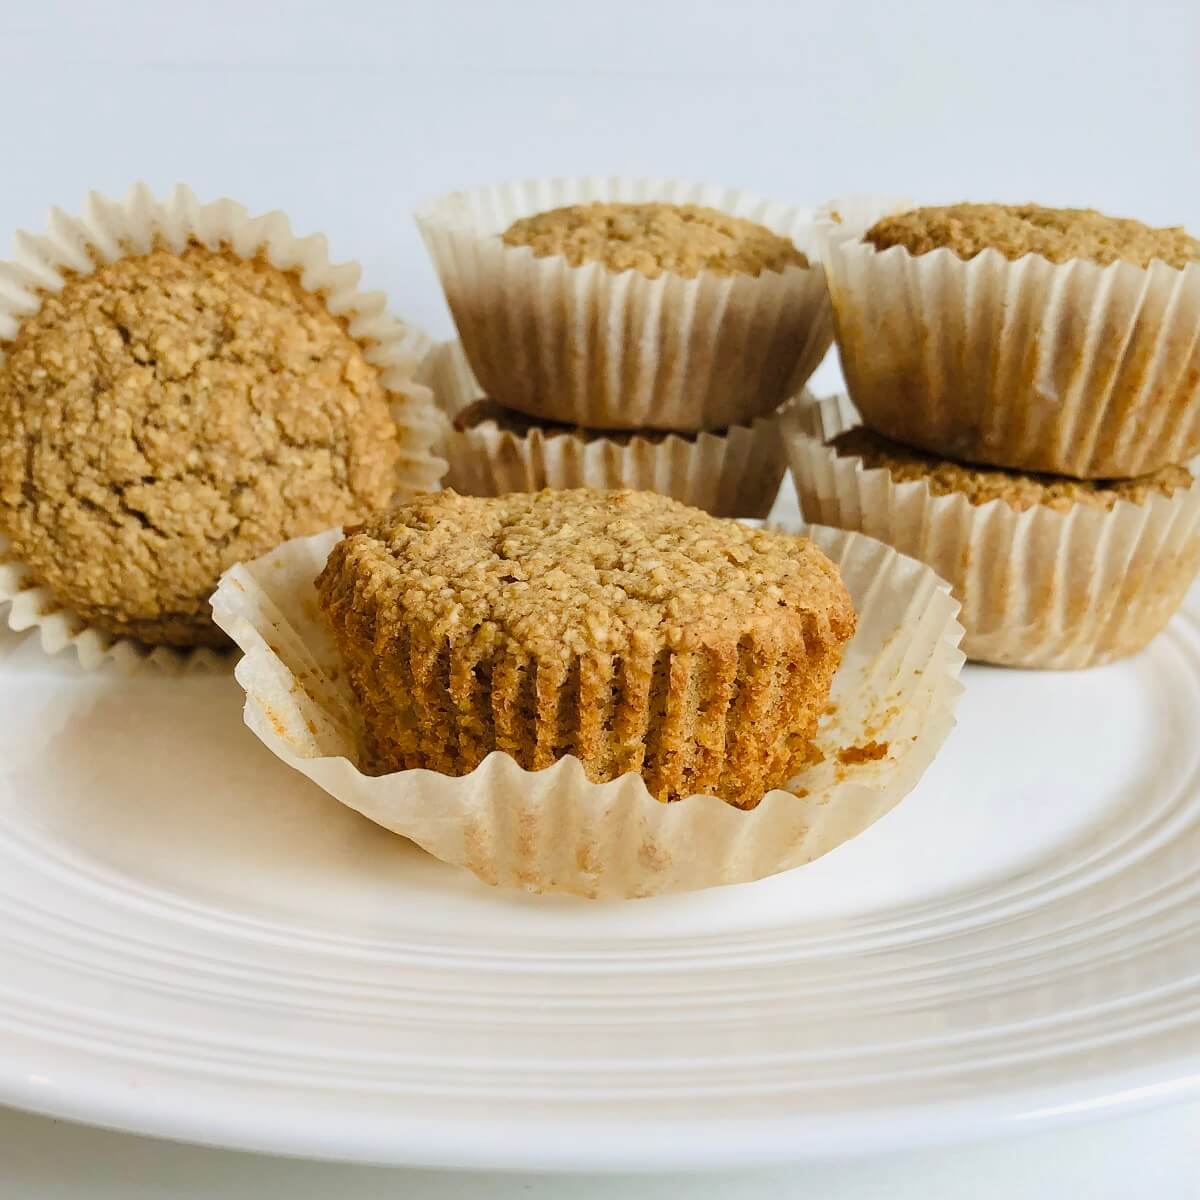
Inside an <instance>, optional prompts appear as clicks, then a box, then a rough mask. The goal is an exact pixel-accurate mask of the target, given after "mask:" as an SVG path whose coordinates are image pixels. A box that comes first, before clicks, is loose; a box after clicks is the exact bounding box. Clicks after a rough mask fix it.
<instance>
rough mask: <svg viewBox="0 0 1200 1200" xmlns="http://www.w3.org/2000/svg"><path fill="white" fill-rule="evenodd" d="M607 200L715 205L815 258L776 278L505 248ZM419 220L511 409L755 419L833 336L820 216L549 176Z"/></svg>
mask: <svg viewBox="0 0 1200 1200" xmlns="http://www.w3.org/2000/svg"><path fill="white" fill-rule="evenodd" d="M592 201H637V202H652V201H662V202H667V203H672V204H702V205H707V206H708V207H711V208H716V209H720V210H722V211H724V212H728V213H732V214H734V215H736V216H740V217H747V218H749V219H750V220H753V221H758V222H759V223H761V224H763V225H766V226H767V227H768V228H770V229H772V230H774V231H775V232H776V233H779V234H782V235H784V236H786V237H790V238H791V239H792V241H793V242H795V244H796V245H797V246H798V247H799V248H800V249H801V250H802V251H804V252H805V253H806V254H808V255H809V256H810V258H811V261H812V265H811V266H809V267H799V266H793V267H788V268H787V269H786V270H784V271H782V272H776V271H764V272H763V273H762V274H761V275H758V276H751V275H718V274H715V273H713V272H702V273H701V274H700V275H699V276H697V277H696V278H694V279H685V278H683V277H682V276H679V275H673V274H670V273H664V274H662V275H660V276H659V277H658V278H657V279H647V278H646V277H645V276H644V275H641V274H640V273H639V272H637V271H633V270H628V271H622V272H617V271H613V270H612V269H610V268H609V267H607V266H605V265H603V264H602V263H588V264H585V265H583V266H578V267H573V266H571V265H570V264H569V263H568V262H567V260H566V259H565V258H562V257H558V256H549V257H545V258H538V257H537V256H536V255H535V254H534V253H533V250H532V249H530V248H529V247H528V246H506V245H505V244H504V242H502V241H501V240H500V235H501V234H502V233H503V232H504V230H506V229H507V228H508V226H509V225H511V224H512V223H513V221H515V220H517V219H518V218H520V217H526V216H530V215H531V214H533V213H538V212H544V211H546V210H547V209H552V208H559V207H562V206H563V205H568V204H582V203H589V202H592ZM416 216H417V223H418V224H419V225H420V228H421V232H422V234H423V235H424V238H425V243H426V245H427V246H428V247H429V251H430V254H431V255H432V256H433V261H434V265H435V266H436V268H437V272H438V275H439V276H440V278H441V281H442V287H443V288H444V289H445V292H446V298H447V300H448V301H449V303H450V310H451V312H452V313H453V314H454V321H455V324H456V325H457V326H458V332H459V336H460V337H461V338H462V343H463V348H464V349H465V351H466V355H467V358H468V360H469V361H470V364H471V368H472V370H473V371H474V373H475V375H476V377H477V378H478V379H479V382H480V384H481V385H482V386H483V388H484V390H485V392H486V393H487V395H488V396H490V397H491V398H492V399H493V400H495V401H496V402H497V403H498V404H502V405H503V406H504V407H505V408H511V409H515V410H517V411H518V412H524V413H527V414H529V415H530V416H534V417H541V418H543V419H546V420H553V421H560V422H562V423H564V424H568V425H582V426H584V427H585V428H589V429H639V428H640V429H667V430H676V431H679V432H694V431H697V430H701V429H725V428H728V427H729V426H732V425H743V424H746V423H748V422H750V421H752V420H753V419H754V418H755V417H758V416H762V415H763V414H765V413H769V412H771V411H772V410H773V409H775V408H778V407H779V405H780V404H782V403H783V402H784V400H786V399H787V397H788V396H790V395H793V394H794V393H795V392H797V391H799V389H800V388H801V387H802V386H803V384H804V382H805V381H806V380H807V379H808V377H809V376H810V375H811V374H812V373H813V371H815V370H816V368H817V365H818V364H819V363H820V361H821V359H822V358H823V357H824V356H825V352H826V350H828V349H829V344H830V341H831V340H832V336H833V334H832V325H831V317H830V311H829V297H828V294H827V292H826V288H825V273H824V271H823V269H822V268H821V266H820V265H819V263H818V262H817V259H816V243H815V238H814V236H813V223H812V214H811V213H810V212H809V210H807V209H801V208H790V207H787V206H785V205H782V204H775V203H771V202H768V201H764V200H759V199H757V198H756V197H754V196H751V195H749V194H748V193H745V192H739V191H730V190H726V189H722V188H716V187H711V186H705V185H701V184H690V183H680V182H675V181H671V180H658V179H591V178H578V179H546V180H530V181H527V182H524V183H513V184H502V185H499V186H496V187H490V188H483V189H480V190H479V191H474V192H455V193H452V194H451V195H448V196H443V197H442V198H440V199H438V200H435V201H434V202H433V203H431V204H430V205H428V207H426V208H424V209H423V210H421V211H419V212H418V213H417V214H416Z"/></svg>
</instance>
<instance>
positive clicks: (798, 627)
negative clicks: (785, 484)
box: [318, 489, 855, 807]
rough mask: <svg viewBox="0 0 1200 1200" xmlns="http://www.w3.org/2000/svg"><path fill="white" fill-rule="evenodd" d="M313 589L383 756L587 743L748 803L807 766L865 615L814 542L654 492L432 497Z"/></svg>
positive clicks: (397, 516)
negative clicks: (837, 675) (857, 612)
mask: <svg viewBox="0 0 1200 1200" xmlns="http://www.w3.org/2000/svg"><path fill="white" fill-rule="evenodd" d="M318 591H319V594H320V599H321V605H322V608H323V610H324V611H325V613H326V615H327V617H328V619H329V621H330V623H331V626H332V628H333V630H334V633H335V636H336V638H337V641H338V644H339V647H340V649H341V652H342V655H343V658H344V659H345V661H346V663H347V667H348V669H349V674H350V678H351V682H352V684H353V686H354V690H355V693H356V695H357V697H358V700H359V703H360V707H361V709H362V713H363V718H364V725H365V728H366V733H367V741H368V746H367V751H368V755H369V757H370V760H371V763H370V765H371V767H372V769H374V770H377V771H379V772H381V773H382V772H387V771H392V770H399V769H405V768H411V767H429V768H432V769H433V770H437V771H441V772H444V773H447V774H452V775H461V774H465V773H466V772H468V771H471V770H473V769H474V767H476V766H477V765H478V764H479V763H480V762H481V761H482V759H483V758H484V757H485V756H486V755H487V754H488V753H489V752H490V751H492V750H495V749H499V750H503V751H507V752H508V753H510V754H512V755H513V756H514V757H515V758H516V759H517V760H518V762H520V763H521V765H522V766H524V767H526V768H528V769H534V770H536V769H539V768H541V767H546V766H549V765H550V764H551V763H553V762H555V761H556V760H557V759H559V758H561V757H563V756H564V755H566V754H575V755H577V756H578V757H579V758H580V759H581V760H582V762H583V764H584V767H585V769H586V770H587V773H588V775H589V777H590V778H592V779H593V780H597V781H601V780H606V779H611V778H615V777H616V776H618V775H621V774H624V773H625V772H628V771H637V772H640V773H641V774H642V776H643V777H644V778H645V780H646V783H647V785H648V787H649V788H650V791H651V792H652V793H653V794H654V795H656V796H657V797H658V798H659V799H664V800H667V799H678V798H680V797H682V796H686V795H689V794H691V793H695V792H710V793H713V794H716V795H718V796H721V797H722V798H724V799H726V800H729V801H730V802H732V803H735V804H738V805H739V806H743V807H752V806H753V805H754V804H756V803H757V802H758V800H759V799H760V798H761V797H762V795H763V794H764V792H766V791H767V790H769V789H770V788H772V787H774V786H777V785H779V784H781V783H783V782H784V781H786V780H787V779H788V778H790V777H791V776H792V775H793V774H795V772H796V770H798V769H799V767H800V766H801V765H802V764H803V762H804V758H805V754H806V753H807V751H808V746H809V742H810V740H811V738H812V736H813V734H814V732H815V730H816V724H817V721H818V719H819V717H820V714H821V710H822V708H823V706H824V704H825V701H826V699H827V697H828V692H829V687H830V683H831V681H832V678H833V673H834V671H835V670H836V668H837V664H838V662H839V661H840V659H841V653H842V648H843V646H844V644H845V643H846V641H848V640H849V638H850V636H851V634H852V633H853V630H854V624H855V617H854V611H853V608H852V607H851V603H850V598H849V595H848V593H847V592H846V589H845V587H844V585H843V584H842V581H841V579H840V576H839V575H838V572H837V569H836V567H835V566H834V565H833V564H832V563H831V562H830V561H829V560H828V559H827V558H826V557H825V556H824V555H823V554H822V553H821V551H820V550H819V549H818V548H817V547H816V546H815V545H813V544H812V543H811V542H810V541H808V540H807V539H804V538H798V537H794V536H791V535H788V534H782V533H774V532H767V531H764V530H759V529H753V528H749V527H747V526H744V525H739V524H737V523H736V522H733V521H728V520H721V519H718V518H714V517H710V516H708V515H707V514H705V513H703V512H700V511H699V510H697V509H692V508H688V507H687V506H686V505H683V504H680V503H678V502H676V501H673V500H669V499H667V498H665V497H662V496H658V495H654V494H651V493H647V492H621V491H617V492H604V491H593V490H589V489H579V490H575V491H565V492H554V491H543V492H540V493H516V494H512V495H508V496H502V497H498V498H492V499H481V498H474V497H464V496H458V495H456V494H455V493H454V492H442V493H439V494H437V495H434V496H429V497H423V498H419V499H418V500H415V501H413V502H411V503H409V504H406V505H404V506H402V507H400V508H398V509H396V510H394V511H393V512H391V513H385V514H380V515H378V516H376V517H374V518H372V519H371V520H370V521H368V522H367V523H366V524H365V525H364V526H362V527H359V528H357V529H352V530H349V531H348V535H347V537H346V538H345V540H344V541H342V542H341V543H339V544H338V545H337V546H336V547H335V548H334V551H333V553H332V555H331V556H330V559H329V563H328V565H327V566H326V568H325V570H324V572H323V573H322V575H321V577H320V578H319V580H318Z"/></svg>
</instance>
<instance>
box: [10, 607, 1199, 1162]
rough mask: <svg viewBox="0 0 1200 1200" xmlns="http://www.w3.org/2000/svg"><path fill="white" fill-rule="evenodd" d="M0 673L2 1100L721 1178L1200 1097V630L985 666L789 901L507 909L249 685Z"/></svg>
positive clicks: (27, 655) (254, 1138)
mask: <svg viewBox="0 0 1200 1200" xmlns="http://www.w3.org/2000/svg"><path fill="white" fill-rule="evenodd" d="M3 639H5V640H0V711H2V712H3V715H4V719H3V722H2V723H0V1101H6V1102H9V1103H12V1104H16V1105H21V1106H25V1107H28V1108H33V1109H38V1110H41V1111H43V1112H49V1113H54V1114H61V1115H63V1116H67V1117H73V1118H78V1119H81V1120H86V1121H94V1122H97V1123H102V1124H106V1125H112V1126H118V1127H121V1128H126V1129H132V1130H137V1131H141V1132H145V1133H153V1134H162V1135H166V1136H170V1137H177V1138H183V1139H188V1140H195V1141H201V1142H208V1143H216V1144H222V1145H229V1146H240V1147H250V1148H256V1149H262V1150H272V1151H279V1152H284V1153H288V1154H298V1155H312V1156H322V1157H338V1158H346V1159H358V1160H371V1161H377V1162H390V1163H410V1164H416V1163H420V1164H446V1165H454V1166H491V1167H501V1166H513V1167H523V1168H580V1169H603V1168H619V1167H622V1168H624V1167H628V1168H634V1167H677V1166H689V1167H700V1166H707V1165H716V1164H746V1163H751V1162H756V1163H757V1162H766V1161H772V1160H787V1159H801V1158H805V1157H815V1156H831V1155H843V1154H856V1153H863V1152H868V1151H872V1150H878V1149H882V1148H889V1147H896V1146H907V1145H914V1144H918V1143H929V1142H935V1141H939V1140H946V1139H951V1138H956V1137H962V1136H976V1135H984V1134H990V1133H995V1132H998V1131H1001V1130H1004V1129H1026V1128H1032V1127H1036V1126H1041V1125H1043V1124H1047V1123H1050V1122H1053V1121H1056V1120H1060V1119H1067V1118H1073V1117H1074V1118H1078V1117H1082V1116H1086V1115H1088V1114H1095V1113H1099V1112H1102V1111H1106V1110H1113V1109H1118V1108H1126V1107H1130V1106H1133V1105H1138V1104H1145V1103H1150V1102H1155V1101H1159V1100H1164V1099H1167V1098H1170V1097H1172V1096H1183V1095H1184V1094H1188V1093H1195V1092H1196V1091H1198V1090H1200V870H1198V868H1197V864H1198V863H1200V775H1198V772H1200V737H1198V736H1197V720H1198V718H1197V714H1198V713H1200V605H1197V604H1193V606H1192V607H1191V609H1190V610H1189V611H1188V612H1186V613H1184V614H1182V615H1180V616H1179V617H1177V618H1176V620H1175V621H1174V622H1173V624H1172V625H1171V626H1170V628H1169V629H1168V631H1167V632H1166V633H1165V634H1164V635H1163V636H1162V637H1161V638H1160V639H1159V640H1158V641H1157V642H1156V643H1155V644H1154V645H1153V646H1152V647H1151V648H1150V649H1149V650H1148V651H1147V652H1145V653H1144V654H1143V655H1141V656H1140V657H1138V658H1137V659H1135V660H1133V661H1129V662H1125V663H1121V664H1117V665H1115V666H1112V667H1106V668H1102V669H1100V670H1096V671H1092V672H1087V673H1081V674H1063V675H1052V674H1033V673H1022V672H1009V671H1003V670H997V669H987V668H969V669H968V671H967V672H966V674H965V681H966V683H967V691H966V695H965V696H964V698H963V700H962V702H961V705H960V708H959V717H960V725H959V728H958V729H957V730H956V731H955V732H954V733H953V734H952V735H951V737H950V739H949V741H948V743H947V745H946V747H945V749H944V750H943V752H942V754H941V756H940V757H939V759H938V760H937V762H935V764H934V766H933V767H932V769H931V770H930V771H929V773H928V775H927V776H926V777H925V779H924V780H923V781H922V783H921V784H920V786H919V787H918V789H917V790H916V791H915V792H914V793H913V794H912V795H911V796H910V797H909V798H908V799H907V800H905V801H903V802H902V803H901V805H900V806H899V808H898V809H897V810H896V811H895V812H894V813H892V814H891V815H890V816H888V817H886V818H884V819H883V820H882V821H881V822H880V823H879V824H878V825H875V826H874V827H872V828H871V829H869V830H868V831H867V832H866V833H865V834H863V835H862V836H861V837H860V838H858V839H857V840H856V841H854V842H851V843H850V844H848V845H846V846H844V847H842V848H840V849H838V850H836V851H834V852H833V853H832V854H830V855H828V857H826V858H824V859H822V860H820V861H818V862H817V863H815V864H813V865H811V866H809V867H806V868H803V869H801V870H799V871H795V872H792V873H790V874H787V875H783V876H778V877H775V878H772V879H768V880H764V881H762V882H760V883H756V884H749V885H745V886H741V887H736V888H729V889H723V890H717V891H710V892H705V893H699V894H694V895H684V896H678V897H667V898H661V899H656V900H644V901H634V902H627V903H605V904H599V903H589V902H587V901H575V900H571V899H569V898H563V897H547V898H536V897H532V896H526V895H523V894H516V893H507V892H497V891H492V890H490V889H488V888H487V887H486V886H484V885H483V884H480V883H478V882H476V881H475V880H474V879H473V878H472V877H470V876H469V875H467V874H466V873H464V872H459V871H456V870H454V869H453V868H450V867H446V866H443V865H441V864H439V863H437V862H435V861H434V860H432V859H430V858H427V857H425V856H424V855H423V854H422V853H421V852H419V851H418V850H416V849H415V848H413V847H412V846H410V845H408V844H407V843H405V842H403V841H401V840H399V839H397V838H395V837H393V836H392V835H390V834H388V833H385V832H384V831H382V830H380V829H377V828H376V827H374V826H372V825H371V824H369V823H368V822H367V821H366V820H364V819H362V818H360V817H358V816H356V815H355V814H354V813H353V812H351V811H350V810H349V809H346V808H344V807H342V806H341V805H340V804H338V803H337V802H335V801H334V800H332V799H330V798H329V797H327V796H326V795H325V794H323V793H322V792H320V791H318V790H317V789H316V788H315V787H314V786H313V785H312V784H310V783H308V782H307V781H306V780H305V779H303V778H302V777H301V776H299V775H297V774H296V773H294V772H292V771H289V770H288V769H287V768H286V767H285V766H283V764H281V763H280V762H278V761H277V760H276V759H275V758H273V757H272V756H271V754H270V753H268V751H267V750H265V749H264V748H263V747H262V746H261V745H260V744H259V743H258V741H257V740H256V739H255V738H254V737H253V735H252V734H250V733H249V732H248V731H247V730H246V729H245V728H244V727H243V725H242V722H241V715H240V711H239V709H240V703H241V693H240V691H239V689H238V687H237V685H236V684H235V683H234V681H233V680H232V679H231V678H227V677H208V678H203V677H202V678H188V679H182V680H163V679H161V678H157V677H154V676H149V677H145V678H138V679H132V680H129V679H121V678H118V677H116V676H113V675H88V676H85V675H82V674H81V673H80V672H79V671H78V669H77V668H75V667H73V666H72V665H71V664H70V663H69V662H67V661H66V660H65V659H64V660H61V661H60V660H48V659H46V658H45V657H44V656H42V654H41V653H40V652H39V651H38V649H37V647H36V645H35V644H33V643H31V642H28V641H25V642H21V641H20V640H19V639H18V638H17V637H16V636H15V635H12V634H8V633H5V634H4V635H3Z"/></svg>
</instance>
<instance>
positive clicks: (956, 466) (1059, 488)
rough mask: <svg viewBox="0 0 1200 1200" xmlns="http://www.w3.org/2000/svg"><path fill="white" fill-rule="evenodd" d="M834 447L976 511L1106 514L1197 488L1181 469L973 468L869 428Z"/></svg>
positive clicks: (840, 437)
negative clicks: (1126, 472) (1110, 475)
mask: <svg viewBox="0 0 1200 1200" xmlns="http://www.w3.org/2000/svg"><path fill="white" fill-rule="evenodd" d="M830 445H831V446H832V448H833V449H834V450H836V451H837V453H838V454H839V455H843V456H850V457H855V458H861V459H862V461H863V465H864V466H865V467H867V468H868V469H871V468H883V469H884V470H886V471H887V472H888V473H889V474H890V475H891V477H892V478H893V479H894V480H896V481H897V482H908V481H911V480H920V481H921V482H923V483H925V484H926V486H927V487H928V488H929V490H930V492H931V493H933V494H934V495H935V496H945V495H951V494H960V495H963V496H965V497H966V498H967V500H968V501H969V502H970V503H971V504H973V505H980V504H987V503H988V502H989V501H992V500H1003V501H1004V503H1005V504H1007V505H1008V506H1009V507H1010V508H1013V509H1016V510H1017V511H1018V512H1023V511H1025V510H1027V509H1030V508H1033V507H1035V506H1037V505H1041V506H1043V507H1046V508H1050V509H1053V510H1055V511H1056V512H1068V511H1070V509H1072V508H1074V507H1075V506H1076V505H1080V504H1082V505H1086V506H1088V507H1090V508H1103V509H1111V508H1112V507H1113V506H1114V505H1115V504H1117V503H1118V502H1120V501H1127V502H1130V503H1133V504H1144V503H1146V501H1147V500H1149V499H1150V497H1151V496H1156V495H1158V496H1171V495H1173V494H1174V493H1175V492H1177V491H1179V490H1180V489H1184V488H1189V487H1191V486H1192V485H1193V484H1194V483H1195V477H1194V476H1193V475H1192V473H1191V471H1190V470H1188V468H1187V467H1182V466H1168V467H1162V468H1160V469H1159V470H1157V471H1155V472H1153V473H1152V474H1150V475H1141V476H1136V477H1134V478H1132V479H1115V480H1102V479H1070V478H1066V477H1063V476H1059V475H1047V474H1043V473H1037V472H1021V471H1009V470H1004V469H1001V468H997V467H984V466H972V465H971V464H968V463H960V462H956V461H955V460H953V459H948V458H942V457H939V456H937V455H934V454H927V453H925V452H924V451H921V450H917V449H914V448H912V447H910V446H905V445H902V444H901V443H899V442H895V441H892V440H891V439H890V438H886V437H884V436H883V435H882V434H879V433H875V432H874V431H873V430H870V429H867V428H866V427H865V426H858V427H857V428H855V429H851V430H847V431H846V432H845V433H842V434H839V435H838V436H837V437H835V438H834V439H833V440H832V442H831V443H830Z"/></svg>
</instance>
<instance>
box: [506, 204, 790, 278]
mask: <svg viewBox="0 0 1200 1200" xmlns="http://www.w3.org/2000/svg"><path fill="white" fill-rule="evenodd" d="M502 237H503V240H504V242H505V244H506V245H509V246H528V247H530V249H532V251H533V253H534V254H535V255H536V256H537V257H539V258H545V257H548V256H550V255H558V256H561V257H563V258H565V259H566V260H567V261H568V262H569V263H570V264H571V265H572V266H575V267H578V266H582V265H583V264H584V263H589V262H601V263H604V264H605V265H606V266H608V267H610V268H612V269H613V270H615V271H628V270H634V271H637V272H639V273H640V274H642V275H645V276H647V277H648V278H651V279H653V278H656V277H657V276H659V275H661V274H663V273H664V272H669V273H671V274H673V275H680V276H682V277H684V278H686V279H691V278H694V277H695V276H696V275H699V274H700V272H701V271H712V272H715V273H716V274H721V275H734V274H744V275H760V274H762V272H763V271H773V272H780V271H783V270H785V269H786V268H787V267H790V266H798V267H807V266H808V265H809V262H808V258H807V256H806V255H805V254H804V253H803V252H802V251H801V250H800V249H799V248H798V247H797V246H796V245H795V244H794V243H793V242H792V241H790V240H789V239H788V238H785V237H782V236H781V235H779V234H777V233H774V232H772V231H771V230H770V229H768V228H767V227H766V226H765V225H761V224H759V223H758V222H756V221H750V220H747V219H746V218H744V217H735V216H732V215H731V214H729V213H723V212H720V211H719V210H717V209H714V208H706V207H704V206H702V205H696V204H667V203H663V202H651V203H645V204H635V203H617V202H610V203H603V202H597V203H593V204H573V205H567V206H565V207H563V208H556V209H551V210H549V211H547V212H541V213H535V214H534V215H533V216H529V217H522V218H520V219H519V220H517V221H514V222H513V224H512V225H510V226H509V227H508V229H506V230H505V231H504V233H503V234H502Z"/></svg>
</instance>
